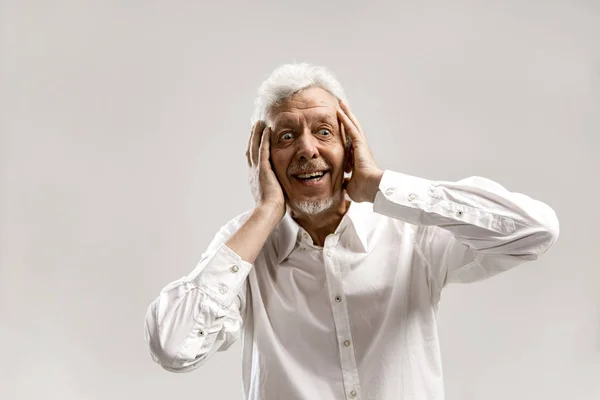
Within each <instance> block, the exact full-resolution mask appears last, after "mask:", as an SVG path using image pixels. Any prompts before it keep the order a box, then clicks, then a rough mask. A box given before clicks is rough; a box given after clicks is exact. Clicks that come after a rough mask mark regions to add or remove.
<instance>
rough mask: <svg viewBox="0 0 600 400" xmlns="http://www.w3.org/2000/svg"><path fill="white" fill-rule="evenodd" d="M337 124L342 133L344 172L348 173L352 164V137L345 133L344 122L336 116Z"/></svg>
mask: <svg viewBox="0 0 600 400" xmlns="http://www.w3.org/2000/svg"><path fill="white" fill-rule="evenodd" d="M338 124H339V127H340V132H341V133H342V140H343V142H344V172H345V173H347V174H349V173H350V172H352V167H353V166H354V151H353V150H352V139H350V136H348V134H347V133H346V130H345V128H344V124H342V122H341V121H340V120H339V118H338Z"/></svg>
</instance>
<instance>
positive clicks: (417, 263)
mask: <svg viewBox="0 0 600 400" xmlns="http://www.w3.org/2000/svg"><path fill="white" fill-rule="evenodd" d="M344 98H345V96H344V93H343V91H342V88H341V86H340V85H339V83H338V82H337V81H336V80H335V78H334V77H333V75H332V74H331V73H330V72H329V71H327V70H326V69H324V68H321V67H312V66H309V65H306V64H296V65H284V66H282V67H280V68H278V69H277V70H275V71H274V72H273V74H272V75H271V76H270V77H269V78H268V79H267V80H266V81H265V82H264V83H263V85H262V86H261V88H260V90H259V95H258V98H257V101H256V111H255V114H254V122H255V123H254V124H253V129H252V133H251V135H250V139H249V142H248V151H247V153H246V156H247V159H248V164H249V166H250V171H251V175H250V176H251V179H250V181H251V186H252V188H253V194H254V197H255V200H256V207H255V208H254V209H252V210H249V211H247V212H245V213H243V214H240V215H238V216H237V217H235V218H234V219H232V220H231V221H229V222H228V223H227V224H226V225H224V226H223V227H222V228H221V230H220V231H219V232H218V233H217V234H216V236H215V237H214V239H213V240H212V242H211V243H210V245H209V246H208V249H206V251H205V252H204V253H203V254H202V257H201V260H200V262H199V264H198V266H197V267H196V268H195V270H194V271H192V273H191V274H190V275H188V276H187V277H185V278H182V279H180V280H177V281H175V282H173V283H171V284H169V285H168V286H166V287H165V288H164V289H163V290H162V291H161V293H160V295H159V296H158V298H157V299H156V300H155V301H154V302H153V303H152V304H151V305H150V307H149V309H148V312H147V316H146V338H147V341H148V343H149V347H150V351H151V354H152V357H153V359H154V360H155V361H156V362H158V363H160V365H161V366H162V367H163V368H165V369H166V370H169V371H174V372H186V371H191V370H193V369H195V368H197V367H198V366H200V365H202V364H203V363H205V362H206V361H207V360H208V359H209V358H210V357H211V356H212V355H213V354H214V353H215V352H216V351H223V350H225V349H227V348H228V347H229V346H230V345H231V344H232V343H233V342H234V341H235V340H237V339H238V337H240V336H241V338H242V350H243V358H242V362H243V388H244V393H245V397H246V399H263V400H265V399H286V400H292V399H320V400H328V399H384V400H388V399H403V400H423V399H442V398H443V381H442V367H441V358H440V350H439V341H438V333H437V326H436V316H437V309H438V301H439V299H440V293H441V290H442V288H443V287H444V286H445V285H446V284H448V283H450V282H473V281H477V280H481V279H484V278H487V277H490V276H492V275H494V274H497V273H499V272H502V271H505V270H507V269H510V268H512V267H514V266H516V265H518V264H521V263H523V262H525V261H528V260H535V259H537V258H538V257H539V256H540V255H542V254H543V253H544V252H546V250H547V249H548V248H549V247H550V246H551V245H552V244H553V243H554V242H555V241H556V240H557V238H558V233H559V224H558V220H557V217H556V215H555V213H554V211H553V210H552V209H551V208H550V207H548V206H547V205H545V204H544V203H541V202H539V201H537V200H533V199H531V198H530V197H527V196H525V195H523V194H519V193H513V192H509V191H508V190H506V189H505V188H504V187H502V186H501V185H499V184H498V183H495V182H492V181H490V180H488V179H485V178H481V177H471V178H467V179H463V180H461V181H458V182H448V181H430V180H427V179H424V178H420V177H415V176H409V175H406V174H402V173H399V172H394V171H389V170H385V171H383V170H381V169H379V168H378V167H377V164H376V162H375V161H374V159H373V156H372V153H371V151H370V150H369V146H368V144H367V138H366V136H365V133H364V132H363V130H362V129H361V127H360V124H359V122H358V120H357V118H356V117H355V116H354V114H353V113H352V111H351V110H350V108H349V106H348V104H347V102H345V101H343V99H344ZM348 198H349V199H348Z"/></svg>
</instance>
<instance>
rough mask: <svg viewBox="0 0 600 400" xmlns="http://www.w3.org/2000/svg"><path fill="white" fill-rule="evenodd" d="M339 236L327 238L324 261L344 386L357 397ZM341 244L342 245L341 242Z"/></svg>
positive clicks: (355, 366) (357, 388)
mask: <svg viewBox="0 0 600 400" xmlns="http://www.w3.org/2000/svg"><path fill="white" fill-rule="evenodd" d="M338 236H339V235H337V236H336V235H334V237H328V238H327V239H326V241H325V246H324V247H325V249H324V250H325V251H324V257H323V262H324V264H325V275H326V279H327V287H328V290H329V293H330V296H331V297H330V299H331V300H330V301H331V307H332V309H333V322H334V325H335V330H336V334H337V340H338V346H339V349H340V351H339V354H340V366H341V369H342V377H343V381H344V387H345V388H346V393H347V394H348V393H351V391H355V393H356V395H355V396H353V397H352V398H353V399H355V398H357V396H358V392H359V391H360V382H359V378H358V368H357V365H356V359H355V356H354V347H353V346H352V334H351V330H350V317H349V315H348V309H347V305H346V302H345V301H344V302H343V301H342V294H343V293H344V288H343V281H342V276H343V273H342V270H341V267H342V264H343V261H341V260H340V259H339V256H340V255H343V254H344V252H341V254H339V255H338V253H337V252H336V251H335V248H334V246H336V245H338V239H339V237H338ZM339 244H340V245H341V243H339Z"/></svg>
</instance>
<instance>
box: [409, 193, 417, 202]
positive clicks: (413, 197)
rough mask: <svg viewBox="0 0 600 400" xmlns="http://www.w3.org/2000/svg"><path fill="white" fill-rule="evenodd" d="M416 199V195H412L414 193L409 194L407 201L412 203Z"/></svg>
mask: <svg viewBox="0 0 600 400" xmlns="http://www.w3.org/2000/svg"><path fill="white" fill-rule="evenodd" d="M416 198H417V195H416V194H414V193H411V194H409V195H408V201H413V200H414V199H416Z"/></svg>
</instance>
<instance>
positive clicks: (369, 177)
mask: <svg viewBox="0 0 600 400" xmlns="http://www.w3.org/2000/svg"><path fill="white" fill-rule="evenodd" d="M337 114H338V118H339V120H340V122H341V128H342V130H343V131H345V132H346V135H347V136H348V137H349V138H350V139H351V141H352V147H351V148H350V157H351V158H350V159H351V162H352V176H351V177H350V178H344V184H343V188H344V189H345V190H346V193H348V196H349V197H350V198H351V199H352V200H354V201H355V202H357V203H361V202H364V201H369V202H371V203H372V202H374V201H375V195H376V194H377V190H379V182H380V181H381V177H382V176H383V170H381V169H379V167H377V164H376V163H375V160H374V159H373V154H372V153H371V149H369V145H368V144H367V140H366V138H365V134H364V132H363V130H362V128H361V127H360V124H359V123H358V120H357V119H356V117H355V116H354V114H352V111H350V107H348V105H347V104H346V103H345V102H344V101H342V100H340V106H339V107H338V109H337ZM348 137H346V140H348Z"/></svg>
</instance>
